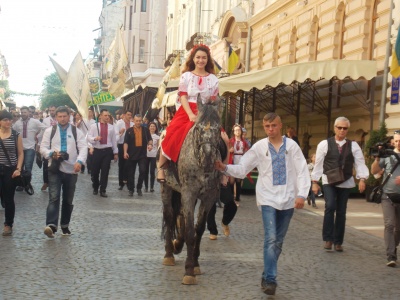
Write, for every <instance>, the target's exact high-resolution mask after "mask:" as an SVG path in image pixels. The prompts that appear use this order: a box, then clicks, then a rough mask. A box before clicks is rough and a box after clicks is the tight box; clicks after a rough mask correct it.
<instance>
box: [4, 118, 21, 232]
mask: <svg viewBox="0 0 400 300" xmlns="http://www.w3.org/2000/svg"><path fill="white" fill-rule="evenodd" d="M12 119H13V115H12V114H11V113H9V112H8V111H6V110H2V111H1V112H0V143H1V147H0V197H1V204H2V206H3V207H4V217H5V218H4V228H3V236H10V235H12V232H13V231H12V229H13V225H14V216H15V202H14V195H15V181H14V180H13V179H14V178H15V177H17V176H20V175H21V170H22V164H23V162H24V149H23V144H22V137H21V135H20V134H19V133H18V132H17V131H15V130H12V127H11V126H12Z"/></svg>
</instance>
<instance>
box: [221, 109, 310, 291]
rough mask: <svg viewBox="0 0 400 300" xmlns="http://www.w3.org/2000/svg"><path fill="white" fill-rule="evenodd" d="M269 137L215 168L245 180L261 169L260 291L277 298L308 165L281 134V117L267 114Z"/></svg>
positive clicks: (305, 186) (306, 182) (307, 184)
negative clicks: (280, 266) (285, 250)
mask: <svg viewBox="0 0 400 300" xmlns="http://www.w3.org/2000/svg"><path fill="white" fill-rule="evenodd" d="M263 127H264V130H265V133H266V134H267V136H268V137H267V138H264V139H262V140H260V141H258V142H257V143H255V144H254V145H253V146H252V147H251V148H250V149H249V151H247V152H246V153H245V154H244V155H243V157H242V158H241V159H240V162H239V163H238V164H236V165H225V164H224V163H222V162H220V161H218V162H216V165H215V166H216V169H217V170H220V171H224V172H225V173H226V174H228V175H229V176H233V177H235V178H244V177H245V176H246V175H247V174H248V173H249V172H250V171H251V170H253V169H254V168H256V167H257V168H258V172H259V174H258V180H257V186H256V199H257V206H258V207H259V208H260V210H261V215H262V220H263V225H264V271H263V273H262V277H261V288H262V289H263V290H264V292H265V293H266V294H267V295H274V294H275V291H276V287H277V279H276V277H277V266H278V259H279V256H280V254H281V251H282V245H283V241H284V239H285V236H286V233H287V230H288V228H289V223H290V220H291V218H292V216H293V212H294V208H297V209H301V208H303V207H304V201H305V199H306V197H307V194H308V191H309V189H310V180H309V174H308V168H307V162H306V160H305V158H304V155H303V153H302V152H301V149H300V147H299V145H298V144H297V143H296V142H295V141H293V140H292V139H289V138H286V137H285V136H282V135H281V130H282V122H281V118H280V117H279V116H278V115H277V114H275V113H268V114H266V115H265V116H264V118H263Z"/></svg>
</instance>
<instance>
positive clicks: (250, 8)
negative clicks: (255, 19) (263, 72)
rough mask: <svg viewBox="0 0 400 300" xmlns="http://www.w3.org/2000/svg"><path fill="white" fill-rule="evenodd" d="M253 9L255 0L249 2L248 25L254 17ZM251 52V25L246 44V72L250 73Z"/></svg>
mask: <svg viewBox="0 0 400 300" xmlns="http://www.w3.org/2000/svg"><path fill="white" fill-rule="evenodd" d="M252 8H253V0H250V1H249V17H248V18H247V24H249V20H250V18H251V15H252ZM250 51H251V26H250V25H249V29H247V42H246V67H245V72H249V71H250Z"/></svg>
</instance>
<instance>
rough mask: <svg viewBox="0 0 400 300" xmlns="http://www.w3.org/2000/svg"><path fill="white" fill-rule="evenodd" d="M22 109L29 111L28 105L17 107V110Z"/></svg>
mask: <svg viewBox="0 0 400 300" xmlns="http://www.w3.org/2000/svg"><path fill="white" fill-rule="evenodd" d="M23 109H25V110H27V111H29V107H28V106H22V107H21V108H20V109H19V111H22V110H23Z"/></svg>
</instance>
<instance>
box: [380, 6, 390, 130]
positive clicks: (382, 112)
mask: <svg viewBox="0 0 400 300" xmlns="http://www.w3.org/2000/svg"><path fill="white" fill-rule="evenodd" d="M392 12H393V0H390V12H389V23H388V24H389V25H388V34H387V39H386V57H385V64H384V66H383V79H382V80H383V81H382V94H381V105H380V111H379V126H380V124H382V123H383V122H384V121H385V112H386V98H387V96H386V94H387V85H388V73H389V56H390V50H391V41H390V40H391V38H392V18H393V17H392Z"/></svg>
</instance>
